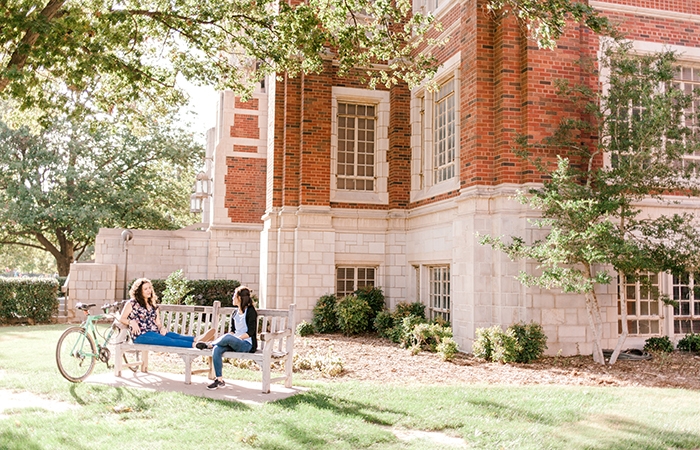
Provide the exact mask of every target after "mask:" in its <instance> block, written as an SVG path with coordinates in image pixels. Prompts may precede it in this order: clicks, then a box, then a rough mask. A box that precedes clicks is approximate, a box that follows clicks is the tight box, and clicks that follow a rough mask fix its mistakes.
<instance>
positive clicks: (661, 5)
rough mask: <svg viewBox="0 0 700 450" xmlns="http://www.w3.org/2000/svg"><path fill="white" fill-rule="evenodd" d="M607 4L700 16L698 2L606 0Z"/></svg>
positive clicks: (688, 0)
mask: <svg viewBox="0 0 700 450" xmlns="http://www.w3.org/2000/svg"><path fill="white" fill-rule="evenodd" d="M605 2H606V3H614V4H617V5H626V6H636V7H639V8H651V9H661V10H665V11H675V12H680V13H685V14H700V2H698V1H697V0H605Z"/></svg>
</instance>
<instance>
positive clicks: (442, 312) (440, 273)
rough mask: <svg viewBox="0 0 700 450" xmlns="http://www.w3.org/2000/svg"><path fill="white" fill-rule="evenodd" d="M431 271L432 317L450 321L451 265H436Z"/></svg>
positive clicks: (430, 312)
mask: <svg viewBox="0 0 700 450" xmlns="http://www.w3.org/2000/svg"><path fill="white" fill-rule="evenodd" d="M429 272H430V293H429V298H430V305H429V307H428V309H429V314H430V319H436V318H440V319H443V320H444V321H446V322H449V321H450V308H451V304H450V266H434V267H430V268H429Z"/></svg>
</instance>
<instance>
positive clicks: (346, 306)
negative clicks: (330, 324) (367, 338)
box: [335, 294, 372, 335]
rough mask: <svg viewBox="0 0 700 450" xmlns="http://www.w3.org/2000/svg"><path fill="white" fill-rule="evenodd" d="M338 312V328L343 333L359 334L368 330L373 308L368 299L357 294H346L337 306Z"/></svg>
mask: <svg viewBox="0 0 700 450" xmlns="http://www.w3.org/2000/svg"><path fill="white" fill-rule="evenodd" d="M335 309H336V314H338V328H340V331H342V332H343V334H346V335H350V334H359V333H364V332H365V331H367V327H368V325H369V316H370V314H371V313H372V308H370V307H369V305H368V304H367V301H366V300H364V299H361V298H359V297H358V296H357V295H355V294H352V295H346V296H345V297H343V298H341V299H340V300H338V303H337V304H336V306H335Z"/></svg>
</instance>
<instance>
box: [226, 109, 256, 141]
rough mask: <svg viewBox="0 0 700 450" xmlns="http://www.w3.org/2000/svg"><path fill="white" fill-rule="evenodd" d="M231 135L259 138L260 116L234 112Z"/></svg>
mask: <svg viewBox="0 0 700 450" xmlns="http://www.w3.org/2000/svg"><path fill="white" fill-rule="evenodd" d="M231 137H237V138H250V139H259V138H260V127H259V125H258V116H257V115H252V114H234V116H233V126H232V127H231Z"/></svg>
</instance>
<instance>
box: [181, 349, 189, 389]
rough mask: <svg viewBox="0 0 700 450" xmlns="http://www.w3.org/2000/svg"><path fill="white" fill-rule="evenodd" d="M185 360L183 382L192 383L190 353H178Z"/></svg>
mask: <svg viewBox="0 0 700 450" xmlns="http://www.w3.org/2000/svg"><path fill="white" fill-rule="evenodd" d="M180 357H181V358H182V360H183V361H184V362H185V384H192V355H180Z"/></svg>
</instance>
